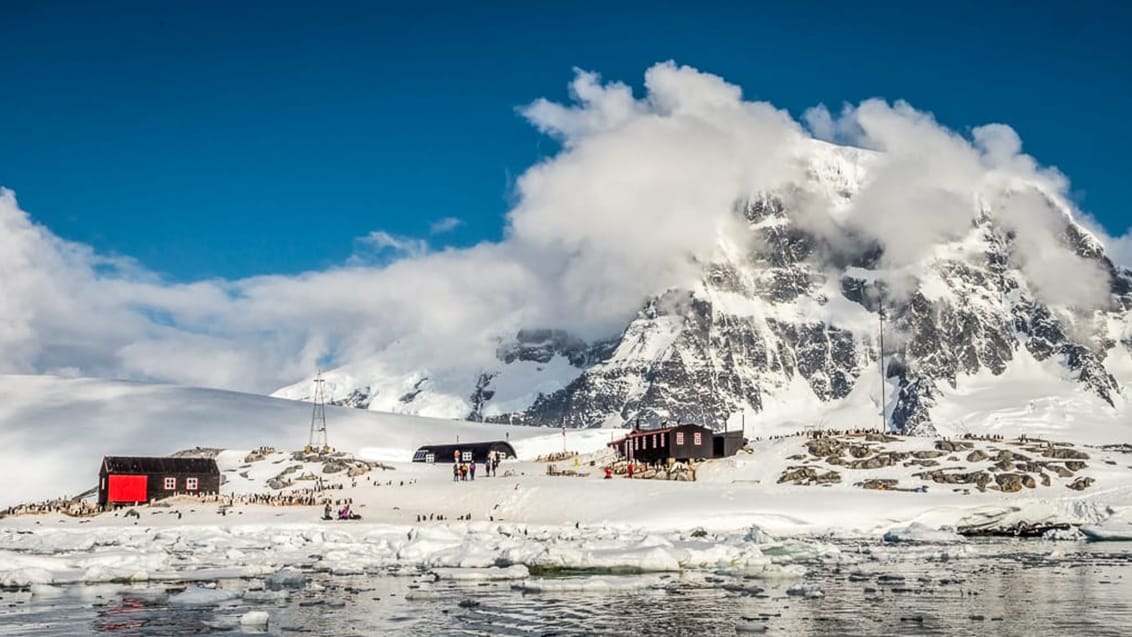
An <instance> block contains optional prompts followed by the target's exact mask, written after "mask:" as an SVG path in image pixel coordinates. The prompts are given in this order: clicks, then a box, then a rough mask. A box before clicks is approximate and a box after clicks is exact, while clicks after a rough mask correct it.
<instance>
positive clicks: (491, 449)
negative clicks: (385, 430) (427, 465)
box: [413, 440, 515, 462]
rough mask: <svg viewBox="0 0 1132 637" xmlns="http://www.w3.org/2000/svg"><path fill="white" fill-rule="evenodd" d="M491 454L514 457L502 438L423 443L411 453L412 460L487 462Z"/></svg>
mask: <svg viewBox="0 0 1132 637" xmlns="http://www.w3.org/2000/svg"><path fill="white" fill-rule="evenodd" d="M492 454H495V455H496V456H498V457H500V458H514V457H515V448H514V447H512V446H511V443H509V442H504V441H502V440H494V441H490V442H462V443H460V444H454V445H425V446H423V447H421V448H420V449H417V452H416V453H414V454H413V462H456V461H457V460H458V461H459V462H487V459H488V457H489V456H491V455H492Z"/></svg>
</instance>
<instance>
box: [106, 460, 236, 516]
mask: <svg viewBox="0 0 1132 637" xmlns="http://www.w3.org/2000/svg"><path fill="white" fill-rule="evenodd" d="M219 492H220V468H219V467H218V466H216V460H215V459H213V458H160V457H159V458H149V457H138V456H106V457H105V458H103V459H102V468H101V469H100V470H99V472H98V504H99V505H100V506H103V507H106V506H116V505H125V504H141V503H145V502H152V501H154V500H160V499H161V498H167V497H169V496H172V495H178V494H210V493H219Z"/></svg>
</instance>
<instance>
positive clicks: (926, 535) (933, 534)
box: [884, 522, 967, 544]
mask: <svg viewBox="0 0 1132 637" xmlns="http://www.w3.org/2000/svg"><path fill="white" fill-rule="evenodd" d="M884 541H885V542H918V543H923V544H959V543H963V542H966V541H967V538H965V537H963V536H962V535H959V534H958V533H956V532H955V530H954V529H953V528H951V527H947V526H941V527H939V528H936V529H933V528H931V527H930V526H927V525H926V524H921V523H919V522H913V523H911V524H909V525H908V526H906V527H904V528H898V529H891V530H890V531H888V532H887V533H885V534H884Z"/></svg>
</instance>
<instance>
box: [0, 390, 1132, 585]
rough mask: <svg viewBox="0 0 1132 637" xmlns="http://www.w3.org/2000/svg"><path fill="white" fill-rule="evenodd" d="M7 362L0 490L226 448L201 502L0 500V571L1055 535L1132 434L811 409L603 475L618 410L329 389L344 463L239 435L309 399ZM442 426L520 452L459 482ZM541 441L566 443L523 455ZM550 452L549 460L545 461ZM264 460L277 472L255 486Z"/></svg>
mask: <svg viewBox="0 0 1132 637" xmlns="http://www.w3.org/2000/svg"><path fill="white" fill-rule="evenodd" d="M6 381H7V382H6V383H5V385H3V389H6V390H7V393H5V392H0V398H5V399H6V400H4V401H0V402H2V404H3V407H0V424H3V427H2V428H0V436H2V439H0V461H3V462H4V463H6V465H7V466H9V467H11V468H12V469H13V473H14V475H15V478H14V479H13V481H12V482H11V483H10V484H6V488H5V490H4V493H3V498H4V501H3V502H0V505H3V506H10V505H12V504H16V503H18V502H29V501H34V500H40V499H44V498H47V497H55V496H61V495H63V494H65V493H71V494H74V493H77V492H79V491H81V490H82V489H83V488H85V487H89V486H90V485H92V484H93V483H94V481H95V477H96V475H97V474H96V472H97V463H98V459H100V458H101V456H102V455H104V454H140V455H163V454H166V453H171V452H173V451H176V450H178V449H192V448H194V447H196V446H198V445H199V446H201V447H210V448H220V449H226V451H223V452H221V453H220V454H219V456H218V463H219V465H220V467H221V470H222V475H223V476H224V478H225V483H224V485H223V486H222V488H221V494H220V499H219V500H218V501H217V500H214V501H198V500H192V499H189V500H177V499H173V500H168V501H162V502H160V503H157V504H154V505H151V506H144V507H138V508H136V509H135V511H136V514H137V515H130V516H127V515H126V514H125V511H122V510H119V511H116V512H105V513H102V514H100V515H97V516H94V517H84V518H73V517H68V516H65V515H61V514H40V515H18V516H9V517H6V518H3V519H0V584H3V585H7V586H28V585H34V584H65V583H74V582H106V581H131V580H137V581H152V580H167V579H176V580H192V579H215V578H220V577H265V576H267V575H270V574H272V573H276V572H279V571H281V570H285V569H300V570H303V571H326V572H330V573H343V574H346V573H364V572H376V571H380V572H399V571H404V570H406V569H407V570H411V571H413V572H419V571H420V570H421V569H479V570H478V571H477V573H479V574H478V575H474V576H476V577H480V576H482V577H503V576H514V575H521V574H522V569H526V571H527V572H531V571H534V572H540V571H554V570H555V569H565V570H581V571H586V572H595V571H596V572H623V571H630V572H644V571H689V570H691V571H695V570H707V571H724V572H734V573H739V574H752V575H759V576H782V575H786V576H789V575H790V574H791V573H792V572H795V571H796V568H797V567H799V566H800V563H804V562H806V561H807V560H815V559H817V560H829V561H832V562H839V561H840V560H847V559H853V558H852V557H847V556H844V555H840V553H841V551H840V550H839V549H838V548H837V545H835V544H833V543H831V540H834V541H836V542H846V541H850V542H851V541H861V542H867V543H877V542H880V541H881V539H882V538H883V537H884V536H885V535H886V534H888V535H889V537H890V538H891V539H893V540H894V541H896V542H898V543H900V544H904V543H906V542H909V541H911V542H912V543H914V544H915V543H927V545H929V546H931V547H933V548H932V549H931V550H938V551H944V552H947V553H949V554H954V555H955V556H961V555H962V554H963V551H966V550H968V548H965V547H969V546H970V543H968V542H965V541H964V539H963V538H962V537H959V535H958V534H957V531H962V530H963V529H968V530H971V529H974V530H976V531H979V530H984V531H985V530H987V529H990V530H993V529H1012V528H1027V529H1033V528H1039V529H1040V528H1052V527H1054V526H1059V525H1060V526H1068V527H1071V528H1069V529H1067V530H1062V531H1059V532H1058V533H1056V534H1053V536H1052V537H1053V538H1055V539H1081V538H1083V537H1088V538H1089V539H1094V540H1095V539H1127V538H1129V537H1132V522H1129V520H1132V454H1129V453H1128V451H1129V448H1128V447H1127V446H1105V444H1104V443H1119V442H1123V438H1124V436H1125V435H1126V434H1127V432H1126V431H1125V430H1124V429H1105V428H1102V427H1100V426H1098V427H1094V428H1092V429H1088V430H1081V431H1078V430H1077V429H1073V430H1069V429H1066V430H1064V431H1062V432H1061V433H1064V434H1065V435H1064V437H1059V436H1053V435H1052V434H1053V433H1057V432H1052V433H1051V432H1049V431H1044V432H1043V436H1049V438H1048V439H1043V440H1035V439H1032V438H1027V439H1023V434H1025V433H1026V431H1024V430H1018V431H1013V430H1010V429H1009V428H1007V427H1005V426H1003V427H999V428H998V429H996V430H995V431H994V432H993V434H994V435H988V436H983V437H975V436H960V437H959V438H952V439H945V438H940V439H931V438H915V437H897V436H885V435H878V434H863V433H856V434H853V433H841V434H838V433H836V432H828V431H826V432H819V431H814V430H810V431H806V432H803V433H800V434H798V435H790V436H778V435H776V436H774V437H773V438H767V439H759V440H755V441H754V442H753V443H752V445H751V448H750V451H749V452H743V453H740V454H739V455H737V456H734V457H730V458H724V459H718V460H712V461H708V462H704V463H701V464H698V465H697V466H696V467H695V469H696V470H695V481H694V482H692V481H677V480H663V479H651V480H650V479H632V480H629V479H626V478H624V477H621V476H618V477H615V478H614V479H610V480H606V479H603V477H602V476H603V474H604V471H603V468H604V466H605V465H607V464H609V463H610V462H612V461H613V460H614V458H613V456H612V452H611V451H610V450H609V449H608V448H607V444H608V443H609V441H610V440H611V439H613V438H614V437H616V436H618V435H622V434H623V430H613V429H588V430H570V431H567V432H566V433H565V434H564V433H562V432H561V431H560V430H557V429H545V428H530V427H511V426H502V425H485V424H482V423H468V422H458V421H443V420H434V419H423V418H415V417H409V416H394V415H388V414H377V413H374V412H368V411H362V410H349V409H334V410H330V413H329V416H328V418H329V420H330V422H331V425H330V439H331V442H332V444H333V445H335V446H336V447H338V448H340V449H343V450H345V451H347V452H349V453H350V454H352V455H353V456H355V457H357V458H362V459H366V460H370V461H374V462H380V463H381V464H382V466H377V465H376V464H375V465H372V466H373V468H372V470H371V471H370V472H369V473H366V474H363V475H360V476H359V475H355V476H348V475H346V473H345V472H342V471H333V472H328V471H325V469H327V467H326V466H325V465H324V464H320V463H319V462H318V461H310V460H309V459H303V458H301V457H296V456H293V455H292V454H290V453H287V452H284V451H278V452H274V451H267V452H265V453H257V454H252V453H249V450H253V449H257V448H259V447H261V446H263V445H268V446H274V447H276V448H278V449H281V450H283V449H297V448H299V447H301V446H302V444H303V443H304V442H305V440H304V438H305V434H306V429H307V424H308V423H309V418H310V412H309V405H306V404H302V403H294V402H289V401H283V400H278V399H270V398H264V397H254V396H246V395H240V394H233V393H230V392H216V391H213V390H201V389H192V388H179V387H169V386H149V385H139V384H132V383H115V382H108V381H97V380H67V379H49V378H41V377H6ZM754 431H756V430H752V431H751V432H749V433H751V434H752V435H754ZM457 439H459V440H465V441H473V440H493V439H506V440H508V441H509V442H510V443H511V444H512V445H513V446H514V448H515V450H516V452H517V453H518V458H516V459H510V460H507V461H506V462H504V463H503V465H502V466H500V468H499V473H498V476H497V477H490V478H489V477H484V476H483V474H482V472H481V474H480V476H478V479H477V480H475V481H467V482H454V481H453V479H452V471H451V465H448V464H436V465H432V464H425V463H412V462H409V461H408V460H409V459H410V458H411V457H412V452H413V450H414V449H415V448H416V447H417V446H419V445H422V444H428V443H437V442H449V441H455V440H457ZM559 452H566V454H565V456H564V457H565V459H563V460H559V461H557V462H553V463H548V462H545V461H542V460H539V458H545V457H547V456H548V455H551V454H555V453H559ZM552 465H553V466H554V467H556V468H557V469H558V470H559V471H548V467H549V466H552ZM552 474H553V475H552ZM571 474H572V475H571ZM282 475H286V476H289V478H288V479H287V480H285V481H282V482H289V483H290V484H288V485H286V486H284V487H283V488H281V489H276V488H272V487H271V486H269V485H270V484H271V483H272V480H273V478H274V479H278V478H279V477H280V476H282ZM299 476H308V477H309V476H314V477H317V478H321V479H322V481H323V484H324V485H325V486H327V487H328V488H327V489H326V490H325V491H323V492H318V493H317V494H316V498H317V501H318V504H315V505H313V506H266V505H264V504H257V503H256V502H264V501H265V500H264V496H271V495H279V494H284V495H285V494H288V493H294V492H297V491H303V490H309V489H310V488H311V486H312V485H313V484H317V481H315V482H311V481H304V480H299V479H297V478H298V477H299ZM275 484H276V485H277V486H278V485H279V484H281V481H279V480H276V481H275ZM324 498H325V499H329V500H330V501H331V502H332V506H337V505H338V504H339V503H341V502H344V501H346V500H349V501H350V503H351V508H352V510H354V511H355V512H357V513H360V514H361V515H362V517H363V519H362V520H360V521H339V520H333V521H322V520H320V519H319V518H321V516H322V499H324ZM268 499H270V498H268ZM1078 528H1080V529H1081V531H1078V530H1077V529H1078ZM492 569H496V570H492ZM499 569H511V570H499ZM481 571H482V572H481ZM507 574H510V575H507ZM463 576H464V577H470V576H472V575H463Z"/></svg>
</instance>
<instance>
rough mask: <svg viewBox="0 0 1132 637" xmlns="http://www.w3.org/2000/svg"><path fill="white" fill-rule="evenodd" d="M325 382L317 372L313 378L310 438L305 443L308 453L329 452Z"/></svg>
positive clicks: (320, 373)
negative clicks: (312, 409)
mask: <svg viewBox="0 0 1132 637" xmlns="http://www.w3.org/2000/svg"><path fill="white" fill-rule="evenodd" d="M325 384H326V380H325V379H323V377H322V372H319V373H318V375H317V376H315V377H314V411H313V412H312V413H311V436H310V442H309V443H307V449H308V450H309V451H318V450H322V451H329V450H330V444H329V443H328V442H327V440H326V390H325V389H324V385H325Z"/></svg>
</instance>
